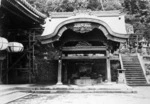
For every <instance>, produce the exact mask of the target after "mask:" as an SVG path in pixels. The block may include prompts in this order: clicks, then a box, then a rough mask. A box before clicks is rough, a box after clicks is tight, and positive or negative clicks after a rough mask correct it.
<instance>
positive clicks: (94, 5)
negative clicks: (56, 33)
mask: <svg viewBox="0 0 150 104" xmlns="http://www.w3.org/2000/svg"><path fill="white" fill-rule="evenodd" d="M27 1H28V2H29V3H30V4H32V5H33V6H34V7H35V8H36V9H38V10H39V11H41V12H43V13H48V12H51V11H53V12H71V11H74V10H77V9H79V8H86V9H91V10H102V6H103V7H104V10H118V9H122V7H121V5H120V4H117V3H115V2H113V1H115V0H109V1H107V2H104V3H103V4H101V2H100V0H27Z"/></svg>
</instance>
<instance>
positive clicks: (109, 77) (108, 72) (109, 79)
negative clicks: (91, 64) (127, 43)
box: [106, 50, 111, 82]
mask: <svg viewBox="0 0 150 104" xmlns="http://www.w3.org/2000/svg"><path fill="white" fill-rule="evenodd" d="M106 63H107V81H108V82H111V68H110V57H109V51H108V50H107V59H106Z"/></svg>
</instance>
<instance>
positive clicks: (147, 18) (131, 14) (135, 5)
mask: <svg viewBox="0 0 150 104" xmlns="http://www.w3.org/2000/svg"><path fill="white" fill-rule="evenodd" d="M124 8H125V9H124V11H125V12H126V13H127V15H126V22H128V23H130V24H132V25H133V27H134V32H135V36H132V35H131V39H130V40H131V41H130V42H131V43H134V42H137V41H139V40H141V39H142V38H143V37H144V38H145V39H146V40H148V41H149V42H150V30H149V27H150V15H149V14H150V12H149V10H150V3H149V1H146V0H125V1H124ZM132 37H135V38H136V39H134V38H132Z"/></svg>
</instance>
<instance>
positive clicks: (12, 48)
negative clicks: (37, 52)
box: [7, 42, 24, 52]
mask: <svg viewBox="0 0 150 104" xmlns="http://www.w3.org/2000/svg"><path fill="white" fill-rule="evenodd" d="M23 49H24V47H23V45H22V44H21V43H19V42H9V43H8V48H7V50H8V52H22V51H23Z"/></svg>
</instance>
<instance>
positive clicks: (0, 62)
mask: <svg viewBox="0 0 150 104" xmlns="http://www.w3.org/2000/svg"><path fill="white" fill-rule="evenodd" d="M0 84H2V61H1V60H0Z"/></svg>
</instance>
